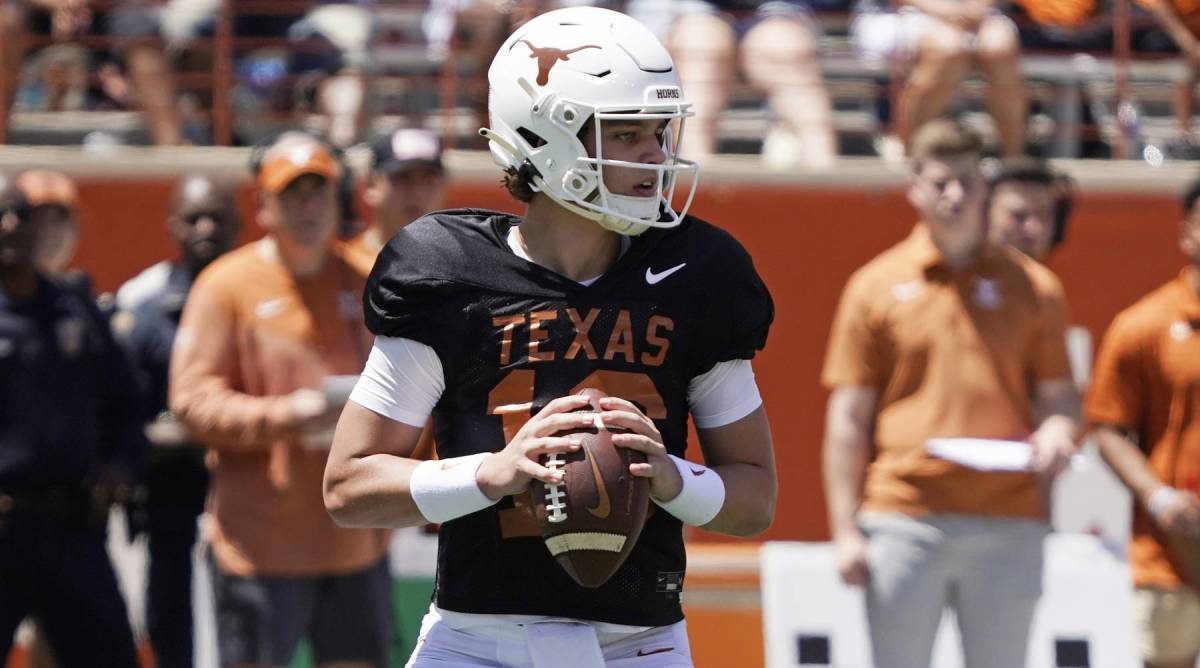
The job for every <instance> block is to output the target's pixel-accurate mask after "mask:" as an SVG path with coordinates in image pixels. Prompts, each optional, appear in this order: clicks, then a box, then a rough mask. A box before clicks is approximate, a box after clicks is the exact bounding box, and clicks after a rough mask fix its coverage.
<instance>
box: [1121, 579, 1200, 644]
mask: <svg viewBox="0 0 1200 668" xmlns="http://www.w3.org/2000/svg"><path fill="white" fill-rule="evenodd" d="M1133 620H1134V629H1135V631H1136V633H1137V645H1138V652H1139V653H1140V654H1141V657H1142V660H1143V661H1145V662H1147V663H1181V662H1183V661H1187V660H1188V659H1195V657H1196V654H1197V653H1198V652H1200V596H1197V594H1196V592H1195V590H1193V589H1192V588H1190V587H1174V588H1170V589H1166V588H1160V587H1138V588H1137V590H1136V591H1134V594H1133Z"/></svg>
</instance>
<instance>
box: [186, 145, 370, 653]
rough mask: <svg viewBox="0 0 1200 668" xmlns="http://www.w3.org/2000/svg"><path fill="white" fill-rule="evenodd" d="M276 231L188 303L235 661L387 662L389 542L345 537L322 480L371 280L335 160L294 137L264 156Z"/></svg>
mask: <svg viewBox="0 0 1200 668" xmlns="http://www.w3.org/2000/svg"><path fill="white" fill-rule="evenodd" d="M257 155H260V156H261V157H256V159H255V162H256V165H255V172H256V177H255V178H256V182H257V185H258V192H259V203H258V215H257V219H258V222H259V224H260V225H261V226H262V227H263V228H264V229H265V230H266V236H265V237H264V238H263V239H262V240H260V241H257V242H255V243H253V244H250V245H248V246H244V247H242V248H240V249H237V250H235V251H232V252H230V253H228V254H226V255H224V256H222V257H220V258H218V259H217V260H216V261H215V262H213V263H212V264H211V265H209V266H208V267H207V268H206V269H205V270H204V271H202V272H201V273H200V276H199V277H198V278H197V279H196V283H195V285H194V286H193V288H192V291H191V293H190V294H189V296H188V301H187V305H186V306H185V307H184V311H183V317H182V320H181V322H180V325H179V331H178V334H177V336H176V338H175V349H174V352H173V355H172V358H171V365H170V407H171V410H172V411H173V412H174V413H175V415H176V416H177V418H178V419H179V421H180V422H182V423H183V425H184V426H185V427H186V428H187V429H189V430H190V432H191V434H192V437H193V438H194V439H195V440H197V441H198V442H201V443H203V444H205V445H207V446H208V447H209V448H211V452H212V456H213V468H212V479H213V491H212V495H211V499H210V506H209V510H210V512H211V513H212V517H213V538H212V549H211V565H212V572H213V580H214V589H215V591H214V599H215V604H216V611H217V634H218V642H219V645H220V655H221V662H222V664H224V665H254V666H268V665H270V666H280V665H286V664H287V663H288V661H289V660H290V658H291V656H292V653H293V651H294V650H295V649H296V646H297V644H298V643H299V641H300V640H301V638H302V636H305V635H307V636H308V637H309V639H310V641H311V644H312V648H313V653H314V655H315V660H316V662H317V663H318V664H325V663H330V662H343V663H341V664H339V665H341V666H385V665H387V654H388V641H389V633H390V628H391V624H390V594H389V592H390V585H391V583H390V579H389V577H388V572H387V563H386V560H385V558H384V555H385V552H386V549H387V535H386V534H385V533H383V532H380V531H373V530H352V529H341V528H338V527H336V526H335V525H334V523H333V520H331V519H330V517H329V515H328V513H326V512H324V511H323V509H324V504H323V501H322V492H321V485H322V474H323V471H324V467H325V460H326V456H327V454H328V453H327V449H328V447H329V445H330V443H331V439H332V431H333V427H334V425H335V422H336V420H337V416H338V414H339V413H340V411H341V409H342V405H343V404H344V403H345V400H346V397H347V396H348V395H349V390H350V387H351V386H352V384H353V383H352V382H344V381H346V380H347V379H346V378H345V377H344V376H345V375H350V374H357V373H358V372H359V371H360V370H361V369H362V368H363V366H364V364H365V363H366V358H367V353H368V351H369V350H370V348H371V339H370V336H369V334H368V332H367V330H366V328H365V327H364V325H363V314H362V301H361V298H360V295H361V294H362V291H363V287H364V284H365V279H366V277H365V275H364V274H363V273H362V272H360V271H358V270H356V269H355V268H354V267H353V266H352V265H350V264H349V263H348V262H347V261H346V260H345V259H343V257H342V256H341V254H340V251H339V250H338V249H337V247H335V245H334V232H335V229H336V227H337V222H338V210H337V209H338V207H337V194H336V184H337V180H338V178H339V176H340V175H339V167H338V163H337V160H336V159H335V157H334V156H333V154H332V153H331V151H330V149H329V148H328V147H327V145H326V144H325V143H323V142H321V141H319V140H318V139H316V138H314V137H312V136H309V135H305V134H302V133H297V132H289V133H285V134H284V135H282V136H280V137H279V138H278V139H276V140H275V141H273V142H270V143H269V144H268V145H267V147H266V149H265V151H263V152H261V154H258V153H256V156H257Z"/></svg>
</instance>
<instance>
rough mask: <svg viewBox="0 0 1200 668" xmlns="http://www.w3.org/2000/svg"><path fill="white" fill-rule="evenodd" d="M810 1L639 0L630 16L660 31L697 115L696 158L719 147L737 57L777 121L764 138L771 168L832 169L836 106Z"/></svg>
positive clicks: (692, 139) (689, 150) (691, 153)
mask: <svg viewBox="0 0 1200 668" xmlns="http://www.w3.org/2000/svg"><path fill="white" fill-rule="evenodd" d="M812 4H814V3H813V2H812V1H811V0H787V1H780V0H775V1H761V0H712V1H707V0H706V1H699V0H697V1H692V2H666V3H664V2H662V1H661V0H634V1H633V2H631V3H630V5H629V11H630V14H631V15H633V16H634V17H635V18H638V19H639V20H641V21H642V22H643V23H646V24H647V25H648V26H651V28H652V29H653V28H655V27H658V29H659V30H660V31H662V30H663V28H666V40H665V41H666V43H667V48H668V49H670V51H671V54H672V56H673V58H674V59H675V65H676V67H678V68H679V76H680V79H681V81H682V83H683V87H684V89H685V90H687V91H688V100H689V101H691V103H692V109H693V111H695V113H696V117H695V118H694V119H692V120H690V121H688V126H687V127H688V142H687V144H685V145H683V146H682V147H681V149H682V151H683V154H684V155H685V156H686V157H688V158H689V159H692V160H697V161H703V160H704V158H705V157H706V156H708V155H711V154H712V153H714V152H716V150H717V144H718V139H719V137H718V132H717V121H718V119H719V116H720V114H721V112H722V111H724V110H725V107H726V105H727V104H728V102H729V96H730V92H731V90H732V88H733V84H734V81H735V74H734V71H735V66H736V64H737V63H738V62H739V57H738V56H739V55H740V63H741V67H742V71H743V72H744V73H745V75H746V78H747V80H748V81H749V82H750V84H751V85H753V86H754V87H755V88H757V89H760V90H761V91H763V92H764V93H765V94H766V96H767V103H768V105H769V107H770V110H771V112H772V114H773V115H774V116H775V118H776V120H777V123H776V125H775V126H774V127H773V128H772V130H771V131H770V132H769V133H768V134H767V136H766V138H765V139H764V140H763V157H764V159H765V160H766V162H767V164H768V165H769V166H772V167H778V168H790V167H795V166H802V167H807V168H811V169H822V168H826V167H829V166H830V164H831V163H832V162H833V160H834V158H835V157H836V156H837V139H836V137H835V135H834V131H833V109H832V105H831V104H830V101H829V93H828V92H827V91H826V89H825V84H824V81H823V80H822V77H821V68H820V63H819V62H818V59H817V36H818V34H819V33H820V28H819V26H818V25H817V23H816V21H815V20H814V19H813V16H812V10H811V9H810V5H812Z"/></svg>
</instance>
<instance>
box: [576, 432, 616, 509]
mask: <svg viewBox="0 0 1200 668" xmlns="http://www.w3.org/2000/svg"><path fill="white" fill-rule="evenodd" d="M583 456H584V457H587V460H588V463H589V464H591V465H592V478H593V479H594V480H595V481H596V496H598V497H599V500H597V501H596V505H595V506H584V508H586V509H587V511H588V512H589V513H591V514H592V517H595V518H598V519H605V518H607V517H608V515H609V513H611V512H612V504H611V503H609V500H608V488H607V487H605V486H604V476H602V475H600V467H599V466H598V465H597V464H596V457H595V456H593V455H592V449H591V448H589V447H587V445H584V446H583Z"/></svg>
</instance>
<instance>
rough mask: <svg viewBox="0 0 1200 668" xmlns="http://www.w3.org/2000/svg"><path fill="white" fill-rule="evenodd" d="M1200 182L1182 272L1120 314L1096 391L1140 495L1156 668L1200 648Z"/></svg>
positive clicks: (1098, 433)
mask: <svg viewBox="0 0 1200 668" xmlns="http://www.w3.org/2000/svg"><path fill="white" fill-rule="evenodd" d="M1198 201H1200V181H1196V182H1193V183H1192V184H1191V186H1190V187H1189V188H1188V190H1187V192H1186V193H1185V195H1184V198H1183V206H1184V220H1183V222H1182V223H1181V225H1180V238H1179V247H1180V249H1181V250H1182V251H1183V253H1184V255H1186V256H1187V257H1188V259H1189V261H1190V265H1189V266H1188V267H1187V268H1185V269H1184V270H1183V271H1182V272H1180V274H1179V277H1178V278H1176V279H1174V280H1172V281H1170V282H1168V283H1167V284H1165V285H1163V286H1162V287H1160V288H1158V289H1157V290H1155V291H1154V292H1151V293H1150V294H1148V295H1146V296H1145V297H1143V298H1142V299H1141V300H1140V301H1138V302H1137V303H1136V304H1134V305H1133V306H1130V307H1129V308H1127V309H1125V310H1124V311H1122V312H1121V313H1120V314H1119V315H1117V317H1116V319H1115V320H1113V323H1112V326H1110V327H1109V329H1108V333H1107V334H1105V337H1104V342H1103V344H1102V345H1101V346H1100V355H1099V358H1098V360H1097V362H1096V370H1095V374H1094V375H1093V377H1092V383H1091V386H1090V387H1089V390H1088V397H1087V403H1086V408H1087V417H1088V421H1089V422H1090V423H1091V424H1092V425H1094V426H1095V432H1094V433H1095V438H1096V443H1097V445H1098V446H1099V447H1100V453H1101V455H1103V456H1104V459H1105V461H1107V462H1108V464H1109V466H1111V467H1112V468H1113V470H1114V471H1115V472H1116V474H1117V475H1118V476H1119V477H1120V478H1121V480H1122V481H1123V482H1124V483H1125V485H1126V486H1127V487H1128V488H1129V490H1130V492H1131V493H1132V494H1133V497H1134V499H1135V504H1134V515H1133V535H1132V541H1131V544H1130V549H1129V561H1130V565H1131V566H1132V568H1133V582H1134V586H1135V587H1136V591H1135V593H1134V619H1135V626H1136V634H1137V644H1138V649H1139V651H1140V653H1141V656H1142V660H1143V661H1144V662H1145V664H1146V665H1147V666H1150V667H1151V668H1175V667H1176V666H1180V667H1182V666H1187V667H1188V668H1191V666H1193V665H1195V663H1196V659H1197V655H1200V596H1198V595H1197V593H1196V587H1197V586H1200V580H1198V577H1197V576H1198V575H1200V498H1197V480H1198V476H1200V391H1198V390H1200V204H1197V202H1198Z"/></svg>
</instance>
